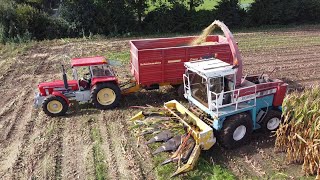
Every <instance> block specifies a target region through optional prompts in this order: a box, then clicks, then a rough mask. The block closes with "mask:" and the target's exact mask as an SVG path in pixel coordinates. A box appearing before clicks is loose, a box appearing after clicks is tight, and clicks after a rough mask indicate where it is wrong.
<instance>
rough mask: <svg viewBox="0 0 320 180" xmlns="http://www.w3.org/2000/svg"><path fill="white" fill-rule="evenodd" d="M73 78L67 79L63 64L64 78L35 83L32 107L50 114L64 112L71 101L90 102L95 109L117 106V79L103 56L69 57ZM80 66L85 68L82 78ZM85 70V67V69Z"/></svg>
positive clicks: (53, 115)
mask: <svg viewBox="0 0 320 180" xmlns="http://www.w3.org/2000/svg"><path fill="white" fill-rule="evenodd" d="M71 66H72V69H73V80H67V76H66V73H65V69H64V67H63V66H62V71H63V81H62V80H56V81H53V82H44V83H40V84H39V85H38V88H39V93H38V94H37V95H36V97H35V102H34V105H35V107H40V106H42V109H43V111H44V112H45V113H46V114H47V115H49V116H52V117H55V116H61V115H64V114H65V113H66V112H67V110H68V107H69V104H70V101H73V100H75V101H78V102H90V101H91V102H92V104H93V105H94V106H95V107H96V108H98V109H110V108H114V107H116V106H117V105H118V104H119V102H120V98H121V90H120V88H119V86H118V79H117V78H116V77H115V73H114V71H113V70H112V68H111V67H110V66H109V64H108V61H107V60H106V59H105V58H104V57H88V58H74V59H72V60H71ZM79 67H82V68H84V67H87V73H85V74H84V77H82V78H80V79H79V78H78V72H77V70H78V69H79ZM85 69H86V68H85Z"/></svg>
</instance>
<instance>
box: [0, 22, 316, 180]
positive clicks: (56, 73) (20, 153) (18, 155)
mask: <svg viewBox="0 0 320 180" xmlns="http://www.w3.org/2000/svg"><path fill="white" fill-rule="evenodd" d="M235 37H236V40H237V41H238V42H239V45H240V49H241V51H242V56H243V59H244V69H245V73H248V74H252V73H261V72H262V71H265V72H270V71H272V70H273V69H274V68H275V67H278V68H279V69H278V70H277V71H276V72H275V73H273V74H272V76H273V77H278V78H281V79H284V80H285V81H287V82H288V83H289V84H290V88H292V89H301V88H303V87H304V86H309V85H313V84H316V83H320V73H318V72H319V70H318V68H320V58H319V57H320V30H319V27H317V26H308V27H300V28H298V29H293V28H291V29H282V30H278V31H271V32H256V33H239V34H236V35H235ZM0 48H1V49H0V86H1V89H0V93H1V96H2V97H1V101H0V179H26V178H27V177H28V179H31V178H32V179H96V178H99V177H101V178H107V179H156V176H157V175H156V173H155V172H154V171H152V168H153V167H154V164H153V161H152V157H151V155H150V152H149V150H148V149H147V148H146V147H144V146H140V147H139V148H138V147H137V146H136V140H135V138H133V137H132V135H131V133H130V132H129V131H128V129H127V126H128V124H127V119H128V117H130V116H131V115H133V114H134V113H135V112H137V110H133V109H131V108H130V106H132V105H145V104H151V105H154V106H162V104H163V103H164V102H165V101H168V100H171V99H175V98H177V97H176V95H175V93H174V92H173V90H172V88H170V87H168V88H164V89H162V90H161V91H151V92H141V93H137V94H134V95H130V96H128V97H125V98H124V99H123V100H122V103H121V106H120V107H119V108H118V109H115V110H109V111H99V110H95V109H94V108H92V106H91V105H86V104H84V105H83V104H81V105H76V106H73V108H72V109H71V110H70V111H69V112H68V115H67V116H66V117H63V118H49V117H47V116H45V114H44V113H43V112H42V111H41V110H34V109H33V98H34V93H35V91H36V90H37V89H36V88H37V84H38V83H39V82H42V81H45V80H53V79H60V78H61V72H60V65H61V64H64V65H66V66H67V67H69V62H70V61H69V60H70V58H71V57H80V56H91V55H105V56H110V57H112V58H113V59H118V60H121V61H122V62H128V60H129V56H128V50H129V46H128V41H127V40H119V39H113V40H55V41H43V42H38V43H36V42H32V43H29V44H25V45H6V46H0ZM128 67H129V66H128V64H127V63H125V65H123V66H116V67H115V69H116V71H117V73H118V74H119V76H120V77H121V79H126V78H128V76H129V75H130V74H129V72H128V70H129V68H128ZM124 69H125V70H124ZM273 142H274V138H272V137H268V136H266V135H263V134H261V133H260V132H256V133H254V138H253V141H252V142H251V143H250V144H248V145H247V146H244V147H242V148H239V149H236V150H232V151H226V150H224V149H221V148H220V147H219V146H215V147H214V148H213V149H212V151H208V152H205V153H203V155H202V157H203V158H204V159H206V160H207V161H209V162H210V163H214V164H220V165H222V166H223V167H226V168H228V169H229V170H231V172H232V173H233V174H235V175H236V176H237V177H238V178H239V179H245V178H254V179H259V178H273V179H278V178H289V179H291V178H299V177H302V176H303V174H302V173H301V170H300V167H299V166H296V165H287V164H285V162H284V157H283V154H281V153H275V152H274V151H273ZM217 155H218V156H217Z"/></svg>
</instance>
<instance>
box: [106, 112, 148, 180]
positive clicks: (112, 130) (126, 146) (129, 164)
mask: <svg viewBox="0 0 320 180" xmlns="http://www.w3.org/2000/svg"><path fill="white" fill-rule="evenodd" d="M102 117H103V124H104V126H106V130H107V134H108V136H109V137H110V139H109V140H108V141H109V142H110V140H111V143H112V148H113V149H114V150H115V152H117V154H115V157H116V161H117V164H118V169H119V172H120V174H121V179H146V175H145V174H144V173H143V168H142V163H143V162H141V161H139V160H137V153H136V152H137V151H136V150H135V149H134V148H133V146H132V144H131V143H130V142H129V141H128V139H129V138H130V137H131V135H130V134H129V132H128V130H127V128H128V126H127V125H126V123H125V122H124V121H125V120H126V118H125V117H124V114H123V113H121V111H119V110H113V111H106V112H102ZM128 177H130V178H128Z"/></svg>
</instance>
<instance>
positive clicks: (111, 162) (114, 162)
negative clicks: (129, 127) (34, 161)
mask: <svg viewBox="0 0 320 180" xmlns="http://www.w3.org/2000/svg"><path fill="white" fill-rule="evenodd" d="M105 119H106V117H105V114H104V112H103V111H101V115H100V118H99V120H98V127H99V129H100V134H101V136H102V149H103V150H104V151H105V157H106V161H107V171H108V172H107V177H109V178H110V179H122V178H120V169H121V168H120V167H119V166H121V164H120V165H119V163H121V162H119V159H118V157H117V156H116V154H120V151H116V148H115V145H114V142H113V140H112V138H113V137H112V136H114V134H115V133H114V132H110V129H109V128H108V127H107V126H108V124H107V122H106V121H105ZM116 136H117V134H116ZM121 170H122V169H121Z"/></svg>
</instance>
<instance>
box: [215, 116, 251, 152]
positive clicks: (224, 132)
mask: <svg viewBox="0 0 320 180" xmlns="http://www.w3.org/2000/svg"><path fill="white" fill-rule="evenodd" d="M252 130H253V125H252V120H251V116H250V114H248V113H241V114H236V115H233V116H230V117H228V118H227V119H226V120H225V121H224V123H223V127H222V129H221V130H220V131H218V132H217V135H218V141H219V143H220V144H221V145H222V146H223V147H225V148H228V149H233V148H236V147H240V146H242V145H243V144H245V143H246V142H247V141H248V140H249V139H250V137H251V133H252Z"/></svg>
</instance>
